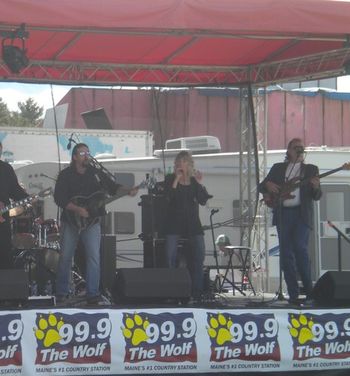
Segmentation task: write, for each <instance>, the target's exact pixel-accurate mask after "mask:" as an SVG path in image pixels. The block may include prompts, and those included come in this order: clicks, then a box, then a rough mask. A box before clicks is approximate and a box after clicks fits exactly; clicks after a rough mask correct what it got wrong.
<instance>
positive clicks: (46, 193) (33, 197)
mask: <svg viewBox="0 0 350 376" xmlns="http://www.w3.org/2000/svg"><path fill="white" fill-rule="evenodd" d="M51 194H52V188H51V187H50V188H46V189H43V190H42V191H40V192H39V193H36V194H33V195H30V196H28V197H26V198H22V199H21V200H18V201H13V202H11V203H10V204H9V205H7V206H4V207H3V208H0V223H3V222H5V221H6V219H5V218H4V217H3V216H2V215H3V214H4V213H6V212H8V211H9V210H11V209H14V208H17V207H19V206H23V205H27V204H30V203H31V202H33V201H34V200H37V199H39V198H44V197H47V196H50V195H51Z"/></svg>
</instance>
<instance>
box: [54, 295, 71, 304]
mask: <svg viewBox="0 0 350 376" xmlns="http://www.w3.org/2000/svg"><path fill="white" fill-rule="evenodd" d="M67 301H68V295H56V304H64V303H67Z"/></svg>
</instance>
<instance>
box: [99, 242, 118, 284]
mask: <svg viewBox="0 0 350 376" xmlns="http://www.w3.org/2000/svg"><path fill="white" fill-rule="evenodd" d="M116 248H117V241H116V237H115V235H103V236H102V238H101V289H102V291H106V290H108V291H112V288H113V286H114V280H115V272H116V269H117V267H116V258H117V255H116Z"/></svg>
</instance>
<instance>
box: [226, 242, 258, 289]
mask: <svg viewBox="0 0 350 376" xmlns="http://www.w3.org/2000/svg"><path fill="white" fill-rule="evenodd" d="M225 249H226V250H227V251H228V253H229V260H228V264H227V266H226V271H225V274H224V276H223V281H222V283H221V284H220V292H221V290H222V288H223V285H224V282H227V283H229V284H230V285H231V286H232V287H233V295H235V290H237V291H238V292H240V293H241V294H242V295H244V296H246V294H245V292H244V291H243V289H244V285H245V284H246V280H247V281H248V284H249V285H250V287H251V289H252V291H253V294H254V295H256V294H255V290H254V287H253V285H252V282H251V280H250V277H249V268H250V265H249V263H250V253H251V249H250V247H245V246H239V245H229V246H226V247H225ZM233 256H236V259H237V261H238V263H237V264H235V263H234V261H233ZM234 269H239V270H240V271H241V272H242V278H241V281H240V283H239V284H240V288H239V287H238V286H237V284H236V283H235V279H234ZM229 271H231V280H230V279H229V278H228V273H229Z"/></svg>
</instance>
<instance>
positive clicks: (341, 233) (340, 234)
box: [327, 221, 350, 272]
mask: <svg viewBox="0 0 350 376" xmlns="http://www.w3.org/2000/svg"><path fill="white" fill-rule="evenodd" d="M327 223H328V225H329V226H331V227H332V228H333V229H334V230H335V231H336V232H337V234H338V271H339V272H341V271H342V267H341V264H342V262H341V261H342V260H341V259H342V257H341V256H342V252H341V238H343V239H345V240H346V241H347V242H348V243H350V239H349V238H348V237H347V236H346V235H345V234H344V233H343V232H342V231H341V230H340V229H339V228H338V227H337V226H336V225H335V224H334V223H332V222H331V221H327Z"/></svg>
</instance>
